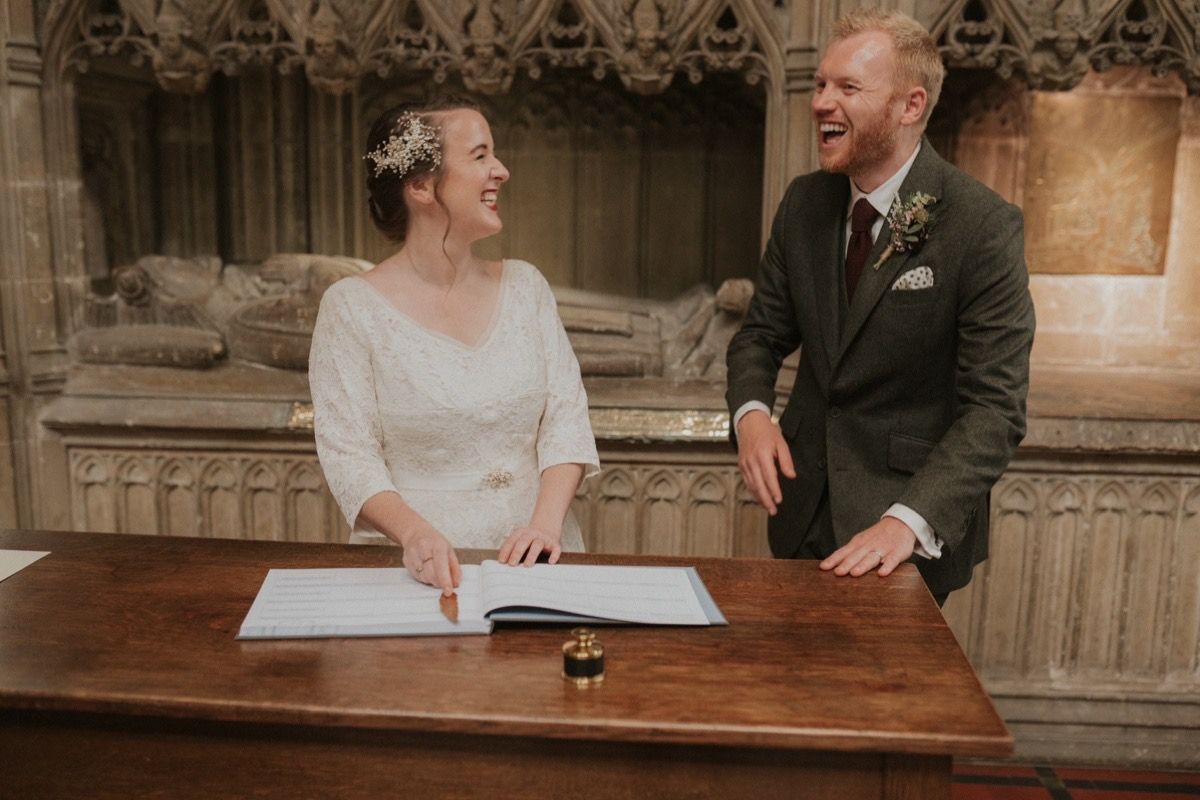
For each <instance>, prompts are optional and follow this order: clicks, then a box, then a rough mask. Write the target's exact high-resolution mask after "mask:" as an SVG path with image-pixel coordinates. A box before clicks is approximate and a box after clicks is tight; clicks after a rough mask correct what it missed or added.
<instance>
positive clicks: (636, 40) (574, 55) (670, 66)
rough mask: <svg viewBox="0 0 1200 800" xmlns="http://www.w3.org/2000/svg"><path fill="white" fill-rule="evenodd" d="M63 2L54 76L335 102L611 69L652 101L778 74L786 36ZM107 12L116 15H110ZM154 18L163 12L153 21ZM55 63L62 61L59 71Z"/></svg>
mask: <svg viewBox="0 0 1200 800" xmlns="http://www.w3.org/2000/svg"><path fill="white" fill-rule="evenodd" d="M684 5H685V3H684V0H521V1H520V2H518V0H472V1H471V2H467V0H458V2H455V3H438V2H435V1H434V0H406V1H405V2H400V3H392V2H385V0H374V2H348V0H254V1H253V2H239V0H210V2H199V1H197V2H184V0H162V1H161V3H156V2H155V0H117V2H116V3H115V4H114V3H111V2H107V3H106V2H102V1H101V0H62V2H57V3H54V4H52V5H51V7H50V9H49V11H48V12H47V16H46V25H47V27H48V28H49V29H52V30H60V29H62V28H73V29H74V31H73V33H70V34H67V35H66V36H62V35H57V36H51V37H50V39H51V40H52V41H55V42H61V43H62V44H61V45H60V46H61V47H62V48H63V52H62V53H61V54H52V58H51V59H50V60H51V61H52V62H53V64H52V67H51V68H52V69H56V70H57V71H58V72H59V73H65V72H67V71H68V70H71V69H74V70H77V71H80V72H83V71H86V70H87V69H88V66H89V63H90V61H91V60H92V59H95V58H101V57H113V56H115V57H123V58H127V59H128V60H129V61H130V62H131V63H133V64H134V65H135V66H140V65H142V64H144V63H146V62H149V64H150V67H151V69H152V70H153V72H154V75H155V77H156V78H157V80H158V82H159V84H160V85H161V86H162V87H163V88H164V89H166V90H167V91H171V92H180V93H196V92H202V91H204V89H205V88H206V86H207V84H208V80H209V77H210V76H211V75H212V74H213V73H214V72H216V71H217V70H221V71H222V72H224V73H225V74H229V75H232V74H236V73H238V72H240V71H241V70H242V69H244V68H245V67H247V66H249V65H265V66H269V67H272V68H274V69H277V70H278V71H279V72H281V73H287V72H290V71H291V70H293V69H296V68H298V67H300V66H303V69H304V71H305V74H306V75H307V77H308V80H309V82H310V83H311V84H312V85H313V86H314V87H316V88H317V89H319V90H321V91H323V92H326V93H329V94H335V95H336V94H345V93H347V92H350V91H353V90H354V89H355V88H356V87H357V86H358V85H359V82H360V81H361V79H362V77H363V76H364V75H366V74H369V73H374V74H377V75H379V76H381V77H387V76H389V75H391V74H393V73H394V72H396V71H398V70H415V71H426V72H429V73H431V77H432V78H433V80H434V81H435V82H438V83H440V82H443V81H445V80H446V78H447V77H448V76H449V75H450V74H451V73H457V74H458V75H460V76H461V78H462V81H463V84H464V86H466V88H468V89H469V90H471V91H476V92H480V93H482V94H504V93H506V92H508V91H509V89H510V88H511V86H512V81H513V78H514V77H515V75H516V74H517V72H518V71H524V72H525V73H526V74H528V75H529V76H530V77H532V78H534V79H537V78H539V77H540V76H541V75H542V74H543V71H544V70H545V69H546V68H585V69H589V70H590V71H591V73H592V75H593V76H594V77H595V78H596V79H597V80H600V79H602V78H603V77H604V76H605V75H606V74H607V73H608V71H609V70H610V69H615V70H616V71H617V73H618V74H619V75H620V76H621V79H622V82H623V83H624V84H625V86H626V87H627V88H628V89H630V90H631V91H634V92H638V93H641V94H657V93H659V92H662V91H663V90H665V89H666V88H667V86H669V85H670V83H671V81H672V79H673V77H674V76H675V74H676V73H680V72H682V73H684V74H686V75H687V77H688V79H689V80H691V81H692V82H699V81H700V80H702V79H703V77H704V75H705V74H706V73H708V72H737V73H741V74H743V75H744V76H745V77H746V80H747V81H748V82H750V83H757V82H758V81H760V80H763V79H764V78H766V79H771V78H773V77H775V76H777V75H779V74H781V73H782V49H783V48H782V45H783V39H782V35H781V34H782V32H781V31H780V30H778V29H777V28H775V27H774V26H772V25H771V24H769V22H768V21H767V16H768V14H769V10H768V9H766V8H764V7H762V6H763V3H762V0H700V1H699V2H697V3H694V4H692V5H694V7H693V8H689V9H688V13H686V14H685V13H683V9H684ZM114 6H115V10H113V8H114ZM156 7H157V8H156ZM53 56H57V57H53Z"/></svg>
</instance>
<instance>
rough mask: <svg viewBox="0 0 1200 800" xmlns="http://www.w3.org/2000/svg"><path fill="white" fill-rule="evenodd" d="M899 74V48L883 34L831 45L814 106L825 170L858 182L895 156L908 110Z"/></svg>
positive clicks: (819, 71)
mask: <svg viewBox="0 0 1200 800" xmlns="http://www.w3.org/2000/svg"><path fill="white" fill-rule="evenodd" d="M895 75H896V48H895V45H894V44H893V43H892V38H891V36H890V35H888V34H887V33H884V32H883V31H866V32H864V33H859V34H856V35H854V36H851V37H849V38H846V39H840V40H838V41H835V42H833V43H832V44H830V45H829V48H828V49H827V50H826V51H825V56H824V58H822V59H821V64H820V66H819V67H818V68H817V75H816V90H815V91H814V93H813V101H812V111H813V121H814V124H815V125H816V127H817V148H818V149H817V153H818V156H819V157H820V161H821V169H823V170H825V171H827V172H838V173H843V174H846V175H849V176H850V177H851V178H854V177H855V176H856V175H861V174H864V173H867V172H870V171H871V170H872V169H874V168H875V167H877V166H879V165H880V164H882V163H884V162H886V161H887V160H888V158H890V157H891V156H892V154H893V153H894V152H895V150H896V147H897V140H898V134H899V131H900V113H901V111H902V109H903V100H902V99H900V98H898V97H897V96H896V92H895Z"/></svg>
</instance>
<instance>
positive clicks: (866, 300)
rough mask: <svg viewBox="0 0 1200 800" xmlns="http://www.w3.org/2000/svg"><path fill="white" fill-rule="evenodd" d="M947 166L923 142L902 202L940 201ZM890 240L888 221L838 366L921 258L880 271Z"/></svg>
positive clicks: (895, 260)
mask: <svg viewBox="0 0 1200 800" xmlns="http://www.w3.org/2000/svg"><path fill="white" fill-rule="evenodd" d="M944 163H945V162H943V161H942V159H941V157H939V156H938V154H937V153H936V152H934V149H933V146H932V145H930V144H929V141H928V140H924V139H923V140H922V141H921V152H920V153H918V154H917V159H916V161H914V162H913V165H912V169H911V170H909V172H908V175H907V176H906V177H905V178H904V183H902V184H901V185H900V192H899V198H900V201H901V202H907V200H908V198H909V197H911V196H912V195H913V193H914V192H927V193H928V194H931V195H933V196H934V197H936V198H939V199H940V198H941V192H942V177H941V172H942V168H943V165H944ZM933 208H934V213H937V211H940V210H941V209H938V208H937V206H934V207H933ZM935 231H936V226H932V227H931V228H930V234H931V235H934V236H936V235H937V234H936V233H935ZM890 238H891V229H890V228H889V227H888V224H887V221H886V220H885V221H884V223H883V228H882V230H880V231H879V238H878V239H876V240H875V246H874V247H872V248H871V255H870V256H868V257H867V264H866V266H865V267H864V268H863V273H862V277H861V278H859V282H858V288H857V289H856V290H855V292H854V302H852V303H851V304H850V312H849V314H848V315H847V318H846V324H845V326H844V327H843V329H842V335H841V344H840V347H839V348H838V354H837V357H836V358H835V359H834V360H835V363H836V362H837V361H840V360H841V359H842V358H843V357H844V356H845V355H846V351H847V350H848V349H849V348H850V345H851V344H852V343H853V342H854V337H856V336H857V335H858V333H859V331H861V330H862V327H863V325H864V324H865V323H866V321H867V318H868V317H869V316H870V315H871V311H872V310H873V309H874V308H875V306H876V305H877V304H878V303H879V301H880V300H881V299H882V298H883V293H884V292H885V291H887V290H888V287H890V286H891V285H892V283H893V282H894V281H895V280H896V276H897V275H899V274H900V270H901V268H902V267H904V266H905V265H906V264H907V263H908V261H909V260H910V259H912V258H914V257H916V256H918V255H919V252H918V253H911V252H910V253H893V254H892V255H891V256H890V257H889V258H888V260H887V261H885V262H883V264H882V265H880V267H879V269H875V264H876V262H878V261H879V258H880V256H882V255H883V251H884V250H885V249H886V248H887V243H888V240H889V239H890ZM839 263H841V262H839Z"/></svg>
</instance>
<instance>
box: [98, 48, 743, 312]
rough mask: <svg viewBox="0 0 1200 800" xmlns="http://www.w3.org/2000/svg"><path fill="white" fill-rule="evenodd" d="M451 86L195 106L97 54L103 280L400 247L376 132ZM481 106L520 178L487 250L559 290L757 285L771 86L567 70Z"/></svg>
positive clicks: (283, 86) (256, 77)
mask: <svg viewBox="0 0 1200 800" xmlns="http://www.w3.org/2000/svg"><path fill="white" fill-rule="evenodd" d="M451 88H452V87H448V86H445V85H440V84H435V83H433V82H432V81H430V80H428V79H418V78H416V77H409V78H408V79H405V80H395V79H393V80H387V81H385V80H382V79H379V78H366V79H364V80H363V81H362V83H361V85H360V87H359V88H358V90H357V91H355V92H354V93H351V94H347V95H341V96H330V95H327V94H323V93H320V92H317V91H315V90H314V89H312V88H311V87H309V86H307V85H306V83H305V81H304V78H303V77H302V76H298V75H294V74H292V75H279V74H276V73H273V72H270V71H268V70H267V69H265V68H260V69H257V70H256V69H247V70H245V71H244V72H243V73H242V74H239V75H237V76H233V77H226V76H223V75H217V76H215V77H214V78H213V79H212V80H211V82H210V83H209V85H208V89H207V91H206V92H204V93H202V94H194V95H178V94H170V93H167V92H164V91H162V90H161V89H160V88H159V87H157V85H156V84H155V83H154V78H153V75H151V74H150V73H149V72H139V71H137V70H134V69H132V68H130V67H129V66H128V65H127V64H125V63H123V62H118V61H116V60H103V59H100V60H98V62H97V63H94V64H93V65H92V66H91V68H90V69H89V71H88V72H87V73H86V74H85V75H83V76H82V77H81V78H80V82H79V108H80V114H79V117H80V141H81V151H82V167H83V173H84V174H83V177H84V205H85V221H86V226H85V230H86V235H87V242H86V253H87V262H88V273H89V276H90V277H91V278H92V280H93V282H94V283H95V285H96V286H97V288H98V289H99V290H101V291H104V290H109V289H110V288H111V284H110V282H109V281H108V280H107V279H108V278H109V277H110V275H111V272H112V270H114V269H116V268H118V267H121V266H124V265H127V264H131V263H133V262H134V261H136V260H137V259H138V258H139V257H141V256H145V255H167V256H179V257H185V258H190V257H193V256H200V255H212V256H218V257H219V258H220V259H221V261H222V262H224V263H237V264H244V263H259V262H262V261H264V260H266V259H267V258H269V257H271V256H273V255H275V254H276V253H284V252H296V253H314V254H324V255H331V256H343V255H344V256H352V257H356V258H363V259H366V260H368V261H372V262H374V261H378V260H380V259H382V258H383V257H385V256H386V255H388V254H390V253H391V252H393V251H394V249H395V245H393V244H391V243H389V242H387V241H386V240H385V239H384V238H383V237H382V236H381V235H380V234H379V233H378V232H377V231H375V230H374V228H373V227H372V226H371V224H370V222H369V220H368V217H367V213H366V210H365V209H366V196H365V174H364V171H363V170H364V162H363V160H362V152H363V148H364V144H365V141H366V133H367V130H368V128H369V126H370V124H371V122H372V121H373V120H374V119H375V118H376V117H377V116H378V115H379V114H380V113H381V112H382V111H383V110H385V109H387V108H388V107H390V106H393V105H396V104H398V103H403V102H412V101H415V100H419V99H421V98H424V97H427V96H430V95H431V94H436V93H446V92H447V91H450V89H451ZM454 93H456V94H460V95H465V94H468V93H466V92H465V91H464V90H462V88H461V87H460V88H459V90H458V91H457V92H454ZM473 99H475V100H476V101H478V102H479V103H480V105H481V106H482V107H483V110H484V113H485V114H486V115H487V116H488V117H489V119H490V120H491V124H492V129H493V134H494V136H495V139H496V149H497V153H498V155H499V156H500V158H501V159H502V160H503V161H504V162H505V164H506V165H507V166H508V168H509V169H510V171H511V173H512V178H511V180H510V181H509V182H508V183H507V184H506V185H505V186H504V187H503V189H502V191H501V197H500V202H501V208H502V214H503V216H504V220H505V229H504V231H503V232H502V233H501V234H500V235H499V236H497V237H495V238H494V239H493V240H489V241H488V242H486V243H484V244H483V245H482V248H481V252H482V253H483V254H484V255H487V256H491V257H499V256H501V255H504V256H510V257H516V258H523V259H525V260H527V261H530V262H532V263H534V264H536V265H537V266H538V267H539V268H540V269H541V270H542V271H543V273H545V274H546V276H547V278H548V279H549V280H550V281H551V283H553V284H555V285H559V286H564V287H573V288H579V289H585V290H593V291H601V292H607V293H612V294H618V295H624V296H631V297H646V298H653V299H666V298H669V297H672V296H675V295H678V294H680V293H681V292H683V291H685V290H687V289H690V288H691V287H692V286H694V285H696V284H700V283H702V284H706V285H710V286H717V285H719V284H720V283H721V282H722V281H723V280H725V279H727V278H733V277H749V276H751V275H752V274H753V271H754V269H755V266H756V265H757V261H758V256H759V246H760V241H759V239H760V235H761V230H762V211H761V206H762V192H763V182H762V173H763V142H764V114H765V98H764V95H763V92H762V90H761V87H755V86H750V85H748V84H747V83H746V82H745V81H744V80H742V79H741V78H740V77H738V76H730V75H714V76H710V77H709V78H707V79H706V80H705V81H704V82H703V84H702V85H694V84H691V83H690V82H687V81H677V82H675V83H674V84H673V85H672V86H670V87H669V88H668V89H667V90H666V91H665V92H663V93H662V94H657V95H653V96H642V95H638V94H633V93H630V92H628V91H626V90H625V89H624V87H623V86H622V84H621V82H620V81H619V80H618V79H617V77H616V76H612V75H610V76H609V77H608V78H607V79H605V80H602V81H597V80H596V79H595V78H594V77H593V76H592V75H590V74H586V73H581V72H578V71H572V70H563V71H562V72H561V73H558V74H556V76H555V79H554V80H553V81H546V80H533V79H531V78H528V77H525V76H518V77H517V78H516V79H515V80H514V81H513V83H512V85H511V87H510V89H509V91H508V92H507V93H506V94H504V95H501V96H498V97H487V96H475V97H474V98H473Z"/></svg>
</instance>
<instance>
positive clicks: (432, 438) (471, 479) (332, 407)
mask: <svg viewBox="0 0 1200 800" xmlns="http://www.w3.org/2000/svg"><path fill="white" fill-rule="evenodd" d="M308 369H309V383H310V386H311V388H312V399H313V408H314V411H315V421H314V425H315V429H316V439H317V454H318V455H319V457H320V459H321V467H322V469H323V470H324V472H325V479H326V481H327V482H328V484H329V488H330V490H332V492H333V496H334V498H335V499H336V500H337V503H338V505H339V507H340V508H341V510H342V513H343V514H344V515H345V517H346V520H347V521H348V522H349V523H350V525H351V528H352V529H353V532H352V534H351V541H352V542H364V543H365V542H372V541H374V542H380V541H381V540H382V541H387V540H386V539H384V538H383V537H382V535H381V534H379V533H377V532H375V531H374V530H372V529H371V528H370V527H369V526H365V525H364V524H362V523H358V512H359V510H360V509H361V508H362V505H363V503H364V502H366V501H367V499H368V498H370V497H371V496H372V495H375V494H377V493H379V492H384V491H395V492H397V493H399V495H400V496H401V497H402V498H404V501H405V502H406V503H408V504H409V505H410V506H411V507H412V508H413V509H415V510H416V511H417V512H418V513H419V514H420V515H421V516H422V517H424V518H425V519H426V520H427V521H428V522H429V523H430V524H431V525H433V526H434V527H435V528H436V529H437V530H439V531H440V532H441V533H442V534H443V535H445V536H446V538H447V539H449V541H450V543H451V544H452V545H454V546H455V547H479V548H491V549H494V548H497V547H499V546H500V545H501V544H502V543H503V542H504V540H505V538H506V537H507V536H508V534H509V533H510V532H511V531H512V529H513V528H514V527H519V526H523V525H528V524H529V519H530V516H531V515H532V513H533V507H534V503H535V501H536V500H537V493H538V486H539V478H540V474H541V471H542V470H544V469H546V468H547V467H550V466H553V465H555V464H564V463H580V464H584V465H586V466H585V474H587V475H590V474H592V473H595V472H597V471H598V470H599V458H598V456H597V454H596V442H595V439H594V438H593V436H592V429H591V425H590V423H589V422H588V413H587V396H586V394H585V393H584V389H583V383H582V382H581V380H580V376H579V362H578V361H577V360H576V358H575V354H574V352H573V351H572V350H571V345H570V342H568V341H567V335H566V332H565V331H564V330H563V326H562V322H561V321H560V320H559V317H558V310H557V306H556V305H555V301H554V295H553V294H552V293H551V291H550V286H549V284H547V283H546V280H545V278H543V277H542V275H541V273H540V272H538V271H537V269H536V268H535V267H534V266H532V265H531V264H528V263H526V262H524V261H516V260H511V259H510V260H506V261H504V264H503V270H502V272H501V278H500V294H499V299H498V301H497V303H496V310H495V312H494V313H493V316H492V320H491V323H490V325H489V326H488V328H487V330H486V332H485V333H484V334H483V337H482V338H481V339H480V341H479V343H478V344H477V345H475V346H473V347H472V346H468V345H465V344H463V343H462V342H459V341H457V340H455V339H453V338H451V337H449V336H445V335H443V334H440V333H438V332H436V331H432V330H429V329H428V328H424V327H422V326H421V325H418V324H417V323H416V322H415V321H414V320H413V319H412V318H411V317H408V316H407V315H405V314H404V313H403V312H401V311H400V310H399V309H398V308H396V307H395V306H394V305H393V304H392V303H391V302H390V301H389V300H387V299H386V298H385V297H384V296H383V295H382V294H380V293H379V292H378V291H377V290H376V289H375V288H374V287H372V286H371V285H370V284H368V283H367V282H366V281H364V280H362V279H361V278H357V277H352V278H344V279H342V280H340V281H338V282H337V283H335V284H334V285H333V286H331V287H329V289H328V290H327V291H326V292H325V295H324V297H323V298H322V300H321V308H320V311H319V312H318V315H317V322H316V326H315V329H314V330H313V337H312V351H311V354H310V356H309V364H308ZM356 523H357V524H356ZM562 544H563V549H564V550H582V549H583V538H582V536H581V534H580V530H579V525H578V523H577V522H576V521H575V519H574V517H573V515H571V514H568V515H567V520H566V523H565V524H564V526H563V537H562Z"/></svg>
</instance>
